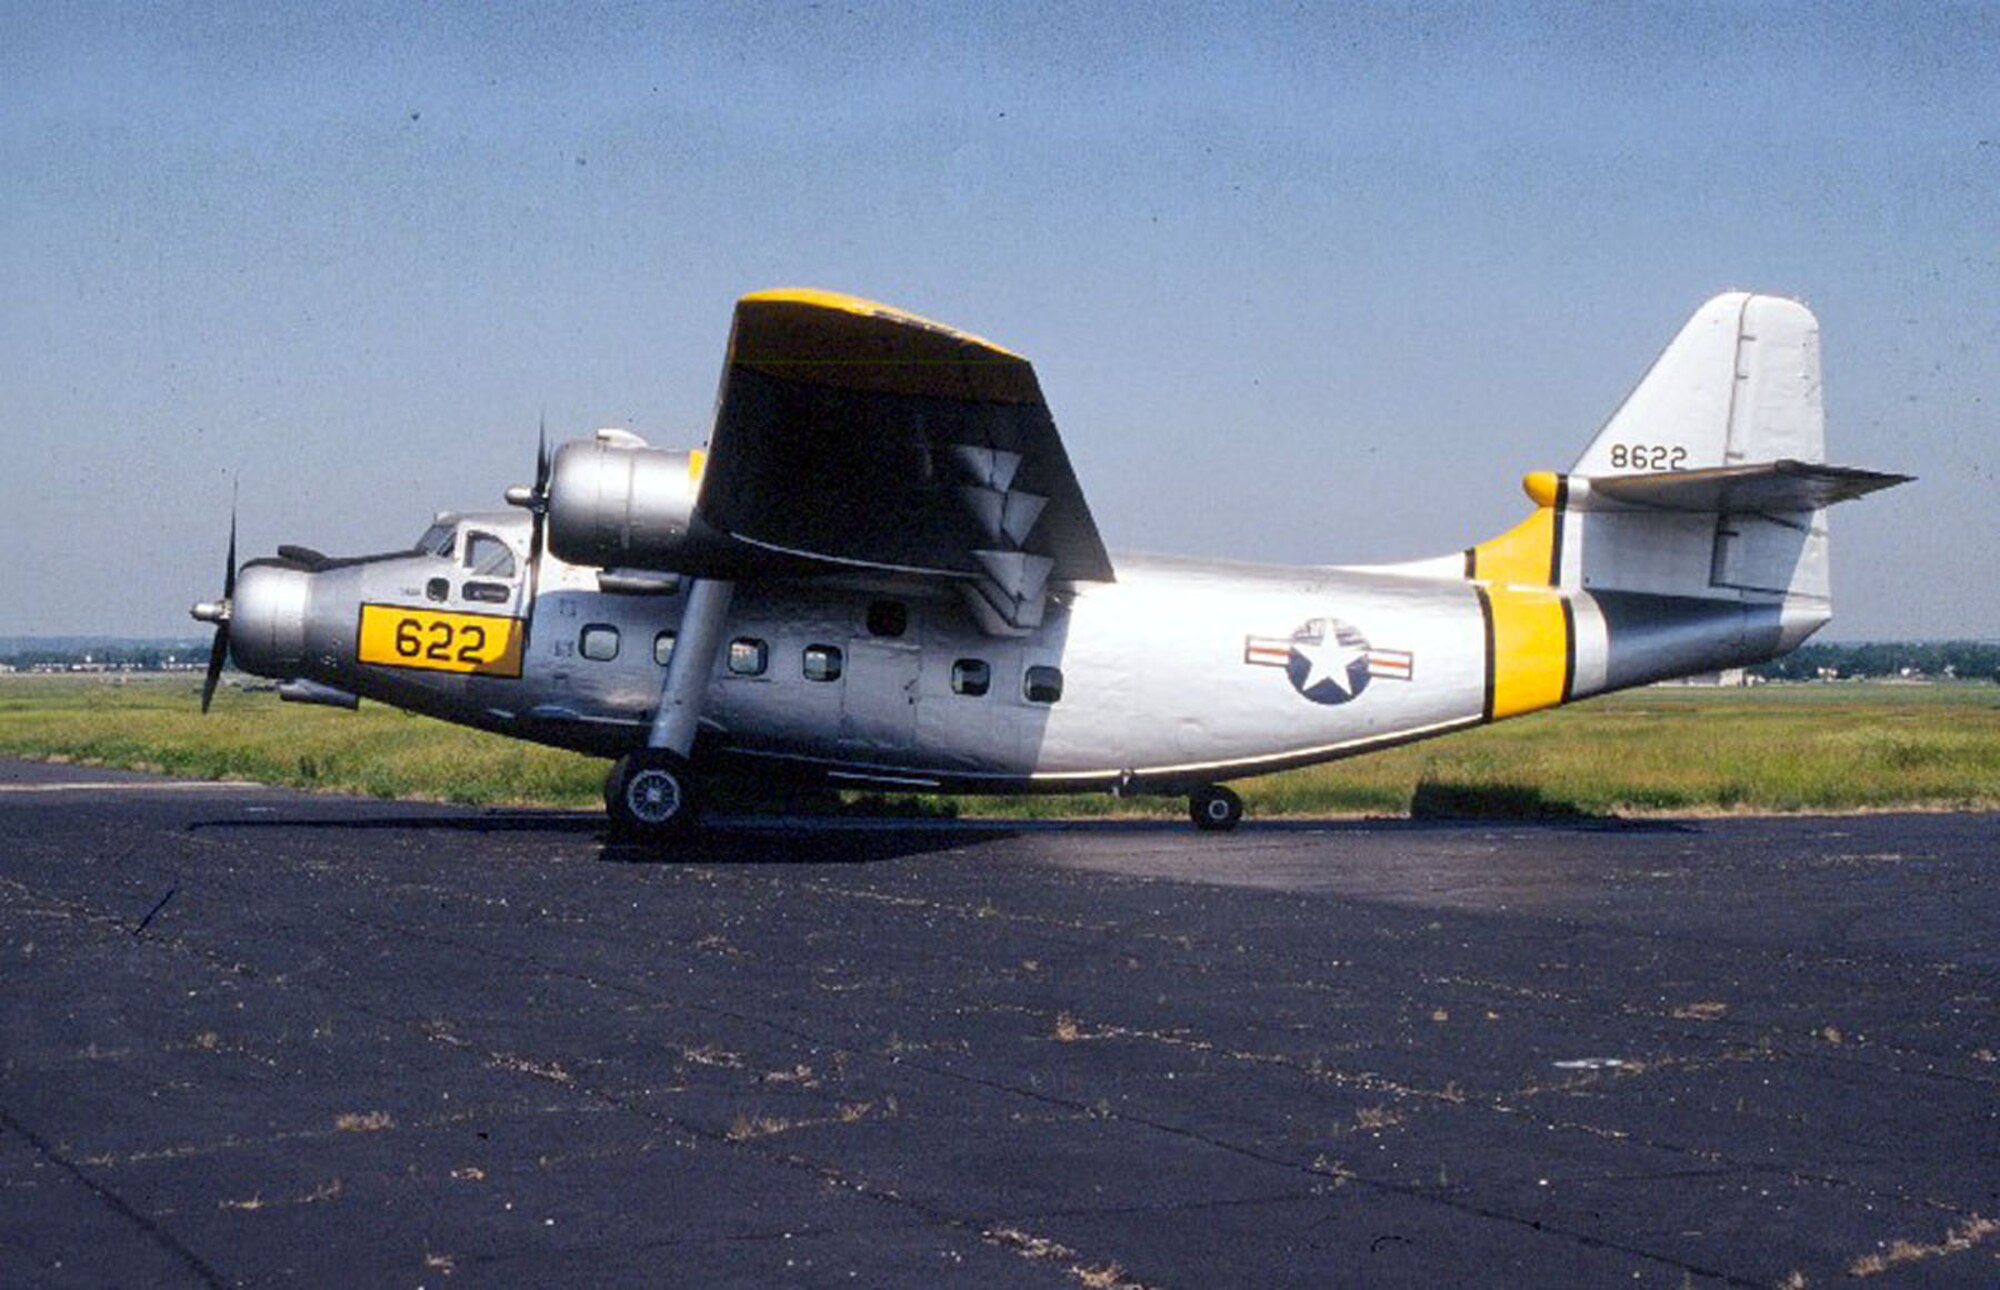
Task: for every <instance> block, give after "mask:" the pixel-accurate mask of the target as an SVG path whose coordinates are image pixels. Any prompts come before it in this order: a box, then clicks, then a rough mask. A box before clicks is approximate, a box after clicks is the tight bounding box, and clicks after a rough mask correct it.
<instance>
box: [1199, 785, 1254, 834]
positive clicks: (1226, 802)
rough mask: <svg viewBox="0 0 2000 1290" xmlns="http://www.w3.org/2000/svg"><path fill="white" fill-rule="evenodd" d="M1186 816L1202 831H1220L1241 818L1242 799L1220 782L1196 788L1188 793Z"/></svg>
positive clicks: (1235, 823)
mask: <svg viewBox="0 0 2000 1290" xmlns="http://www.w3.org/2000/svg"><path fill="white" fill-rule="evenodd" d="M1188 816H1189V818H1191V819H1192V820H1193V821H1194V826H1195V827H1196V828H1197V829H1201V830H1203V831H1204V832H1209V833H1222V832H1227V831H1228V830H1230V829H1233V828H1235V827H1236V826H1237V825H1238V824H1239V823H1241V822H1242V819H1243V799H1242V798H1240V797H1238V796H1237V795H1236V794H1235V793H1233V792H1231V791H1230V790H1228V789H1226V788H1224V787H1222V786H1221V785H1220V784H1211V785H1209V786H1208V787H1207V788H1197V789H1196V790H1195V791H1194V792H1192V793H1189V794H1188Z"/></svg>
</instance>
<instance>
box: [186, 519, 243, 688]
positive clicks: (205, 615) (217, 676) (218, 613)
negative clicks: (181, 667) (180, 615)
mask: <svg viewBox="0 0 2000 1290" xmlns="http://www.w3.org/2000/svg"><path fill="white" fill-rule="evenodd" d="M235 609H236V502H235V499H234V498H231V499H230V503H229V559H228V562H227V563H225V564H224V565H223V568H222V599H221V600H204V601H203V602H201V603H200V604H198V605H196V606H195V607H194V608H193V609H191V610H189V611H188V613H189V615H190V616H191V617H192V618H193V619H194V620H195V621H196V622H199V623H214V624H215V644H214V645H212V646H210V647H209V651H208V674H207V675H206V676H204V677H203V678H202V681H201V710H202V712H203V713H206V712H207V711H208V705H209V704H211V703H213V702H214V701H215V687H216V684H217V683H218V682H220V681H221V680H222V665H223V664H224V663H227V662H228V661H229V620H230V618H231V617H232V616H233V615H234V613H235Z"/></svg>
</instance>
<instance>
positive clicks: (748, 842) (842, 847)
mask: <svg viewBox="0 0 2000 1290" xmlns="http://www.w3.org/2000/svg"><path fill="white" fill-rule="evenodd" d="M187 827H188V832H190V833H210V832H239V831H245V832H293V831H297V832H305V833H327V834H356V835H361V834H370V833H443V834H471V835H480V836H489V837H496V838H497V837H532V836H535V835H547V836H552V837H557V836H563V837H575V838H594V839H595V840H596V841H597V842H598V843H599V852H598V858H599V859H601V860H605V861H609V862H612V863H618V864H702V865H712V864H742V865H755V864H818V865H827V864H846V865H855V864H874V863H879V862H881V861H886V860H896V859H901V858H904V857H906V856H915V855H924V854H928V853H931V852H936V851H949V850H953V849H955V848H959V847H965V846H973V845H977V844H979V843H983V842H994V841H999V840H1001V839H1003V838H1007V837H1010V836H1012V835H1013V834H1015V833H1017V832H1019V830H1018V829H1014V828H1009V827H1004V826H999V825H993V824H985V823H958V822H955V821H913V820H899V819H891V818H885V819H880V820H875V819H852V818H839V819H813V818H805V819H798V820H779V819H758V820H740V821H739V820H719V821H716V822H715V823H714V824H712V825H710V826H708V827H706V828H703V829H702V830H700V831H698V832H696V833H693V834H690V835H689V836H687V837H685V838H680V839H677V840H675V841H672V842H668V843H662V844H651V843H636V842H628V841H624V840H621V839H619V838H617V837H614V836H613V835H612V833H611V829H610V824H609V821H607V820H606V819H605V817H604V816H603V815H601V814H598V813H597V812H594V811H590V812H568V811H486V812H481V813H478V814H450V813H445V812H438V813H432V812H411V813H408V814H389V815H369V816H366V817H363V818H358V819H342V818H333V817H328V816H325V815H313V816H298V817H288V816H283V815H267V816H262V817H259V818H257V819H247V820H245V819H222V820H202V821H196V822H195V823H192V824H190V825H188V826H187Z"/></svg>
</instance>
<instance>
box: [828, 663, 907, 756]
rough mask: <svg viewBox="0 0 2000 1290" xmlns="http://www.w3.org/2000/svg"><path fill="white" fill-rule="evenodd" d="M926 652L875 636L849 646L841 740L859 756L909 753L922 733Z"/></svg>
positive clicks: (842, 692) (841, 706)
mask: <svg viewBox="0 0 2000 1290" xmlns="http://www.w3.org/2000/svg"><path fill="white" fill-rule="evenodd" d="M922 663H923V651H922V650H920V649H918V648H917V647H916V646H915V645H904V644H899V643H896V642H892V641H884V640H879V639H875V638H872V637H856V638H855V639H853V640H851V641H849V642H848V646H847V671H846V675H845V677H844V678H843V686H842V689H841V695H840V741H841V743H842V744H843V745H845V746H847V747H849V748H852V749H855V750H857V751H869V752H878V753H885V752H907V751H909V749H910V748H911V746H912V745H913V744H914V742H915V739H916V729H917V680H918V677H919V675H920V674H921V672H922Z"/></svg>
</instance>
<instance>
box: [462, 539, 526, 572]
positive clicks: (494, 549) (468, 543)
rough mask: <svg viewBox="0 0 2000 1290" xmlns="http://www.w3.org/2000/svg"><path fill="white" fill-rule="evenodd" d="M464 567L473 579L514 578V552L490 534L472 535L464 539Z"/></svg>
mask: <svg viewBox="0 0 2000 1290" xmlns="http://www.w3.org/2000/svg"><path fill="white" fill-rule="evenodd" d="M465 567H466V568H468V569H470V570H472V572H473V575H474V576H475V577H480V578H511V577H513V576H514V551H513V548H512V547H509V546H508V545H507V544H506V543H505V542H502V541H501V540H500V539H499V538H497V537H494V536H493V535H492V534H491V533H474V534H472V535H471V536H470V537H468V538H466V539H465Z"/></svg>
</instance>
